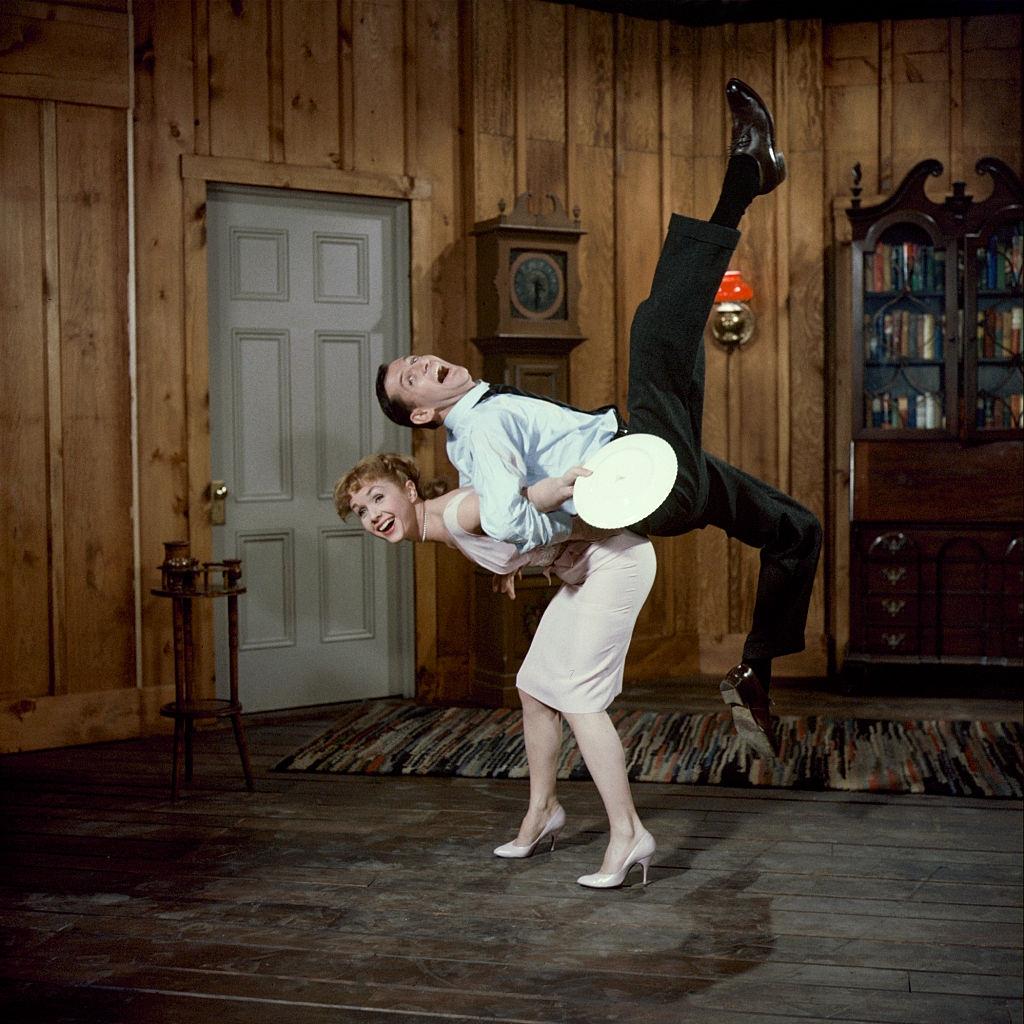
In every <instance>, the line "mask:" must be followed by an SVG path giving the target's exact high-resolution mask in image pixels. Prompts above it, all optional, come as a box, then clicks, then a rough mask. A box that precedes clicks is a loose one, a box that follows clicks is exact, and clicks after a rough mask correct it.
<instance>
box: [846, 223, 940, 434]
mask: <svg viewBox="0 0 1024 1024" xmlns="http://www.w3.org/2000/svg"><path fill="white" fill-rule="evenodd" d="M862 259H863V276H862V278H861V280H862V282H863V291H862V344H861V346H860V361H861V374H860V376H861V392H862V395H861V411H860V424H859V430H858V433H862V432H865V431H869V432H872V433H873V432H875V431H885V432H892V431H914V432H918V431H946V430H947V422H946V420H947V405H948V402H947V397H948V389H949V387H950V386H953V387H955V382H952V385H951V382H950V381H949V380H948V379H947V376H948V370H947V366H948V365H949V363H950V361H949V359H948V358H947V357H948V355H949V353H948V352H947V325H946V309H947V301H946V299H947V296H946V281H947V266H946V264H947V251H946V249H945V248H944V247H943V246H941V245H936V244H935V242H934V240H933V239H932V238H931V236H930V235H929V234H928V232H927V231H925V230H924V228H922V227H920V226H918V225H916V224H908V223H897V224H892V225H890V226H889V227H888V228H886V229H885V230H884V231H883V232H882V233H881V234H880V235H879V236H878V238H877V241H876V242H875V244H874V245H873V246H869V247H866V248H865V249H864V251H863V253H862Z"/></svg>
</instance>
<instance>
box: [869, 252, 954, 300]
mask: <svg viewBox="0 0 1024 1024" xmlns="http://www.w3.org/2000/svg"><path fill="white" fill-rule="evenodd" d="M945 275H946V251H945V250H944V249H936V248H935V246H933V245H920V244H919V243H917V242H898V243H894V244H889V243H884V242H879V243H878V244H877V245H876V246H875V248H874V251H873V252H869V253H865V255H864V280H865V282H866V283H867V287H868V288H869V289H870V290H871V291H874V292H898V291H903V290H904V289H907V290H909V291H942V290H943V289H944V288H945Z"/></svg>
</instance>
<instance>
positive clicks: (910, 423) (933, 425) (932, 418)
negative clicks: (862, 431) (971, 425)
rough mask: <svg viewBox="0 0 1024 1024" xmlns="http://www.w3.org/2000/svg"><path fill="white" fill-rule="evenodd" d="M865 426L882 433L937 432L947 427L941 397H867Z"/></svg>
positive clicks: (892, 395)
mask: <svg viewBox="0 0 1024 1024" xmlns="http://www.w3.org/2000/svg"><path fill="white" fill-rule="evenodd" d="M864 401H865V410H864V411H865V421H864V422H865V423H866V425H867V426H869V427H876V428H880V429H882V430H886V429H888V430H892V429H900V428H902V429H904V430H935V429H938V428H941V427H943V426H945V423H946V418H945V416H944V415H943V411H942V396H941V395H933V394H927V395H907V394H902V395H894V394H890V393H889V392H883V393H882V394H879V395H865V396H864Z"/></svg>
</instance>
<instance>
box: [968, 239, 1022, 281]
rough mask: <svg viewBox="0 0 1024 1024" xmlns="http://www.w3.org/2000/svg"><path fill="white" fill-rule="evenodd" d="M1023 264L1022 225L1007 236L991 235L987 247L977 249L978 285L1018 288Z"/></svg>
mask: <svg viewBox="0 0 1024 1024" xmlns="http://www.w3.org/2000/svg"><path fill="white" fill-rule="evenodd" d="M1022 265H1024V225H1020V224H1018V225H1017V226H1016V227H1015V228H1014V231H1013V234H1012V235H1011V236H1010V237H1009V238H1006V237H1002V238H1001V237H999V236H998V235H993V236H992V237H991V238H990V239H989V242H988V247H987V248H985V249H979V250H978V287H979V288H985V289H989V290H992V291H1008V290H1010V289H1012V288H1019V287H1020V284H1021V266H1022Z"/></svg>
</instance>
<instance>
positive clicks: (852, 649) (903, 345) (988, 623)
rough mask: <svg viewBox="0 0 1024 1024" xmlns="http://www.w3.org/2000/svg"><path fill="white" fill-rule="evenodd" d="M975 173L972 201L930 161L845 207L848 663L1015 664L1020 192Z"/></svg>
mask: <svg viewBox="0 0 1024 1024" xmlns="http://www.w3.org/2000/svg"><path fill="white" fill-rule="evenodd" d="M976 171H977V172H978V174H980V175H984V176H987V177H989V178H991V186H992V188H991V193H990V194H989V195H988V197H987V198H986V199H984V200H982V201H980V202H976V201H975V200H974V198H973V197H972V196H971V195H969V194H968V193H967V192H966V186H965V183H963V182H954V184H953V191H952V193H951V194H950V195H948V196H947V197H945V199H944V201H943V202H939V203H936V202H933V201H932V200H931V199H930V198H929V197H928V196H927V195H926V193H925V189H924V185H925V182H926V180H927V179H928V177H929V176H938V175H939V174H941V173H942V165H941V164H940V163H939V162H938V161H936V160H926V161H923V162H922V163H919V164H918V165H917V166H916V167H914V168H913V169H912V170H911V171H910V172H909V174H908V175H907V176H906V178H905V179H904V180H903V182H902V183H901V184H900V186H899V188H897V189H896V191H895V192H894V193H893V194H892V195H891V196H890V197H888V198H887V199H884V200H882V201H880V202H877V203H875V204H874V205H870V206H865V205H862V204H861V201H860V200H859V198H856V197H855V198H854V200H853V203H852V205H851V206H850V207H849V208H848V209H846V210H845V216H846V218H847V219H848V230H849V238H850V242H851V245H850V286H849V298H850V304H849V310H848V314H844V312H843V310H842V309H840V312H839V315H840V316H843V315H848V316H849V331H850V338H849V341H850V352H851V356H850V359H851V362H850V375H849V379H850V384H851V392H852V394H851V408H852V424H851V451H850V505H849V510H850V524H849V526H850V528H849V565H850V607H849V647H848V651H847V657H846V660H847V662H848V663H852V664H854V665H857V664H858V663H859V664H861V665H869V664H871V663H874V662H917V663H929V662H934V663H940V662H953V663H967V664H997V665H1022V664H1024V408H1022V405H1024V376H1022V364H1021V334H1022V307H1024V301H1022V289H1021V264H1022V253H1021V246H1022V235H1024V187H1022V185H1021V181H1020V179H1019V178H1018V177H1017V176H1016V174H1014V172H1013V171H1012V170H1011V169H1010V168H1009V167H1007V166H1006V165H1005V164H1003V163H1002V162H1001V161H999V160H996V159H994V158H985V159H983V160H980V161H979V162H978V164H977V165H976ZM979 191H982V192H984V191H987V189H986V188H985V187H984V183H981V187H980V188H979ZM843 333H845V332H843Z"/></svg>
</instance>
